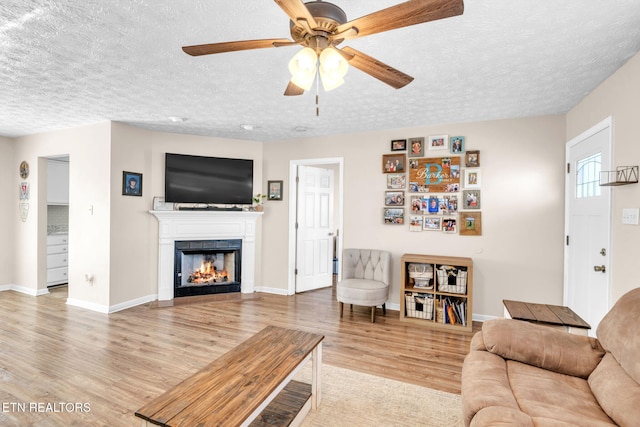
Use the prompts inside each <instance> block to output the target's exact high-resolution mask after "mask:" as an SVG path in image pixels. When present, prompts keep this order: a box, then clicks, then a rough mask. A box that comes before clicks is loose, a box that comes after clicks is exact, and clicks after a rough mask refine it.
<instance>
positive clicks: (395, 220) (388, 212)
mask: <svg viewBox="0 0 640 427" xmlns="http://www.w3.org/2000/svg"><path fill="white" fill-rule="evenodd" d="M384 223H385V224H404V208H384Z"/></svg>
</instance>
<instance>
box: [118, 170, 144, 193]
mask: <svg viewBox="0 0 640 427" xmlns="http://www.w3.org/2000/svg"><path fill="white" fill-rule="evenodd" d="M122 195H123V196H142V174H141V173H136V172H126V171H123V172H122Z"/></svg>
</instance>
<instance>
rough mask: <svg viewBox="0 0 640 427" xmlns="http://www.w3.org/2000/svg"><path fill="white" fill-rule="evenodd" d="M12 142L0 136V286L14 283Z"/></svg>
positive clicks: (15, 191) (15, 194)
mask: <svg viewBox="0 0 640 427" xmlns="http://www.w3.org/2000/svg"><path fill="white" fill-rule="evenodd" d="M13 157H14V156H13V143H12V141H11V140H10V139H9V138H4V137H1V136H0V197H1V198H2V200H4V201H5V203H1V204H0V234H2V244H0V287H2V286H5V285H12V284H14V281H13V262H14V246H15V243H14V239H13V236H14V233H13V229H14V227H13V224H14V221H15V218H14V216H15V215H17V213H18V203H20V202H19V199H18V194H19V193H18V184H17V183H18V180H17V179H16V177H18V165H19V164H20V163H19V162H15V161H14V160H13Z"/></svg>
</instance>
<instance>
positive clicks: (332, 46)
mask: <svg viewBox="0 0 640 427" xmlns="http://www.w3.org/2000/svg"><path fill="white" fill-rule="evenodd" d="M274 1H275V2H276V3H277V5H278V6H280V8H281V9H282V10H283V11H284V12H285V13H286V14H287V15H288V16H289V18H290V19H291V21H290V32H291V38H292V40H289V39H280V38H278V39H261V40H243V41H235V42H223V43H210V44H201V45H194V46H184V47H183V48H182V50H183V51H184V52H185V53H187V54H189V55H191V56H200V55H210V54H214V53H224V52H234V51H240V50H250V49H263V48H270V47H281V46H292V45H300V46H302V47H303V49H302V51H300V52H298V53H297V54H296V55H295V56H294V57H293V59H292V60H291V62H290V63H289V70H290V71H291V73H292V76H293V77H292V79H291V81H290V82H289V85H288V86H287V89H286V90H285V92H284V94H285V95H287V96H292V95H301V94H302V93H304V91H305V90H309V89H310V88H311V85H312V83H313V80H314V79H315V77H316V74H320V77H321V79H322V83H323V86H324V88H325V90H331V89H333V88H335V87H338V86H339V85H340V84H342V83H343V79H342V77H344V75H345V74H346V70H347V65H346V64H347V63H348V64H350V65H352V66H354V67H355V68H357V69H359V70H360V71H363V72H365V73H367V74H369V75H370V76H372V77H374V78H376V79H378V80H380V81H382V82H384V83H386V84H388V85H390V86H392V87H394V88H396V89H400V88H402V87H404V86H406V85H407V84H409V83H411V81H413V77H411V76H409V75H407V74H405V73H403V72H401V71H399V70H396V69H395V68H393V67H390V66H389V65H386V64H384V63H382V62H380V61H378V60H377V59H375V58H372V57H371V56H368V55H366V54H364V53H362V52H360V51H358V50H356V49H354V48H351V47H348V46H345V47H342V48H338V47H337V46H338V45H340V44H341V43H342V42H343V41H345V40H351V39H355V38H357V37H364V36H368V35H371V34H376V33H381V32H384V31H389V30H394V29H396V28H402V27H408V26H410V25H415V24H421V23H424V22H429V21H435V20H438V19H444V18H449V17H452V16H456V15H461V14H462V13H463V11H464V4H463V0H410V1H405V2H404V3H400V4H398V5H395V6H391V7H388V8H386V9H382V10H379V11H377V12H374V13H371V14H369V15H366V16H363V17H360V18H357V19H354V20H352V21H347V16H346V14H345V13H344V11H343V10H342V9H341V8H339V7H338V6H336V5H334V4H333V3H329V2H326V1H322V0H316V1H311V2H307V3H303V1H302V0H274ZM318 63H319V66H318Z"/></svg>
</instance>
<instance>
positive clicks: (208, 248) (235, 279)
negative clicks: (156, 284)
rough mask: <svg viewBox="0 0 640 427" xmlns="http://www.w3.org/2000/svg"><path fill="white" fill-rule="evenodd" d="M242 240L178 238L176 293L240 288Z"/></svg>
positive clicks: (176, 247) (196, 292) (215, 292)
mask: <svg viewBox="0 0 640 427" xmlns="http://www.w3.org/2000/svg"><path fill="white" fill-rule="evenodd" d="M241 251H242V240H240V239H233V240H190V241H176V242H175V276H174V297H181V296H191V295H206V294H217V293H228V292H240V271H241V265H240V264H241V263H240V261H241V253H242V252H241Z"/></svg>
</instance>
